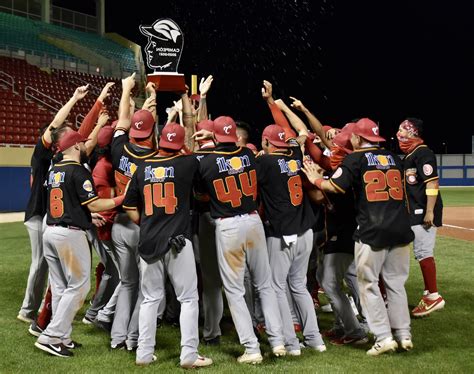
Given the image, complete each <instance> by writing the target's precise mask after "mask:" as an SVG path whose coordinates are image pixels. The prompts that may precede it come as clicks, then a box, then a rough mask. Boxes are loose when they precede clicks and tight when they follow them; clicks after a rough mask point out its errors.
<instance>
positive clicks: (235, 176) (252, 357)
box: [195, 116, 286, 364]
mask: <svg viewBox="0 0 474 374" xmlns="http://www.w3.org/2000/svg"><path fill="white" fill-rule="evenodd" d="M202 135H203V130H201V131H200V132H197V133H196V134H195V136H196V138H197V139H198V140H199V139H200V138H201V136H202ZM214 137H215V140H216V142H217V143H218V145H217V146H216V148H215V149H214V150H212V151H209V153H208V154H207V155H206V156H205V157H203V158H202V159H201V161H200V165H199V173H200V178H201V180H202V184H201V186H198V193H199V194H203V193H204V194H206V193H208V194H209V196H210V212H211V217H212V218H214V219H215V222H216V248H217V259H218V264H219V270H220V274H221V278H222V283H223V285H224V290H225V293H226V297H227V301H228V303H229V309H230V311H231V314H232V319H233V321H234V324H235V327H236V330H237V333H238V335H239V339H240V343H241V344H242V345H244V346H245V353H244V354H243V355H242V356H240V357H239V358H238V360H237V361H238V362H239V363H253V364H256V363H259V362H261V361H262V355H261V352H260V346H259V343H258V340H257V337H256V336H255V333H254V331H253V326H252V319H251V316H250V313H249V310H248V308H247V305H246V303H245V301H244V292H245V291H244V272H245V265H246V264H247V266H248V268H249V270H250V274H251V277H252V281H253V284H254V286H255V289H256V290H257V292H258V294H259V296H260V300H261V302H262V309H263V313H264V315H265V325H266V332H267V335H268V340H269V342H270V345H271V346H272V349H273V353H274V354H275V355H276V356H283V355H285V354H286V350H285V346H284V339H283V336H282V326H281V319H280V315H279V312H278V311H279V309H278V303H277V300H276V297H275V293H274V291H273V289H272V287H271V270H270V265H269V263H268V253H267V248H266V243H265V234H264V231H263V226H262V221H261V220H260V217H259V215H258V213H257V211H256V209H257V205H256V199H257V172H256V170H255V158H254V155H253V153H252V151H251V150H250V149H248V148H246V147H237V146H236V145H235V143H236V142H237V135H236V124H235V122H234V120H233V119H232V118H230V117H224V116H223V117H218V118H216V119H215V120H214Z"/></svg>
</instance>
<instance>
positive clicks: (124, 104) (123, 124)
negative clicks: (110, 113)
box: [115, 73, 135, 131]
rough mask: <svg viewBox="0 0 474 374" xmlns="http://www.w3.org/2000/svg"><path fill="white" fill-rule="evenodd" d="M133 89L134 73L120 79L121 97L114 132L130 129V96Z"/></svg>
mask: <svg viewBox="0 0 474 374" xmlns="http://www.w3.org/2000/svg"><path fill="white" fill-rule="evenodd" d="M133 87H135V73H133V74H132V75H130V76H129V77H127V78H125V79H122V97H121V98H120V105H119V118H118V122H117V126H116V127H115V130H123V131H128V130H129V129H130V124H131V123H130V118H131V116H132V114H133V113H130V95H131V92H132V89H133Z"/></svg>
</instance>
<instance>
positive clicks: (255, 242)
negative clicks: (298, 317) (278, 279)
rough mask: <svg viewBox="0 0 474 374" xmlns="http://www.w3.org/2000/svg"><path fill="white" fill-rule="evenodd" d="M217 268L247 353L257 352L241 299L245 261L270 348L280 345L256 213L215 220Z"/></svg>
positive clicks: (279, 328)
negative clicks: (263, 319) (260, 304)
mask: <svg viewBox="0 0 474 374" xmlns="http://www.w3.org/2000/svg"><path fill="white" fill-rule="evenodd" d="M216 247H217V258H218V262H219V271H220V274H221V279H222V283H223V285H224V290H225V293H226V297H227V302H228V304H229V309H230V312H231V314H232V319H233V321H234V325H235V328H236V330H237V334H238V335H239V340H240V343H241V344H242V345H244V346H245V348H246V351H247V352H248V353H259V352H260V346H259V343H258V340H257V337H256V336H255V333H254V331H253V326H252V318H251V316H250V313H249V310H248V308H247V305H246V303H245V300H244V293H245V288H244V272H245V264H247V266H248V268H249V271H250V275H251V277H252V281H253V285H254V288H255V290H256V291H257V292H258V294H259V296H260V299H261V301H262V309H263V314H264V316H265V326H266V333H267V336H268V341H269V343H270V345H271V346H272V347H276V346H278V345H283V344H284V338H283V332H282V325H281V318H280V313H279V309H278V303H277V299H276V296H275V292H274V291H273V288H272V286H271V269H270V265H269V262H268V252H267V245H266V243H265V233H264V231H263V225H262V221H261V220H260V217H259V216H258V214H256V213H255V214H243V215H237V216H234V217H230V218H221V219H217V220H216Z"/></svg>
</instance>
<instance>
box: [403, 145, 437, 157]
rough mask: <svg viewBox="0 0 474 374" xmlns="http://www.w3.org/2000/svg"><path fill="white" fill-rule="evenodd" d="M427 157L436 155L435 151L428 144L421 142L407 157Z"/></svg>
mask: <svg viewBox="0 0 474 374" xmlns="http://www.w3.org/2000/svg"><path fill="white" fill-rule="evenodd" d="M409 157H411V158H414V159H417V158H426V157H433V158H434V157H435V155H434V152H433V151H432V150H431V149H430V148H429V147H428V146H427V145H426V144H421V145H419V146H418V147H416V148H415V150H413V152H411V153H410V154H408V155H407V158H409Z"/></svg>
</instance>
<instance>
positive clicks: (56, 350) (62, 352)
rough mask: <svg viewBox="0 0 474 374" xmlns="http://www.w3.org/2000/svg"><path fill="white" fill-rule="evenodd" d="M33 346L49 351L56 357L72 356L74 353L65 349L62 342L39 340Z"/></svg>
mask: <svg viewBox="0 0 474 374" xmlns="http://www.w3.org/2000/svg"><path fill="white" fill-rule="evenodd" d="M35 347H36V348H39V349H41V350H42V351H45V352H47V353H49V354H50V355H53V356H57V357H72V356H74V354H73V353H72V352H71V351H70V350H69V349H67V348H66V347H65V346H64V344H62V343H59V344H43V343H40V342H36V343H35Z"/></svg>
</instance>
